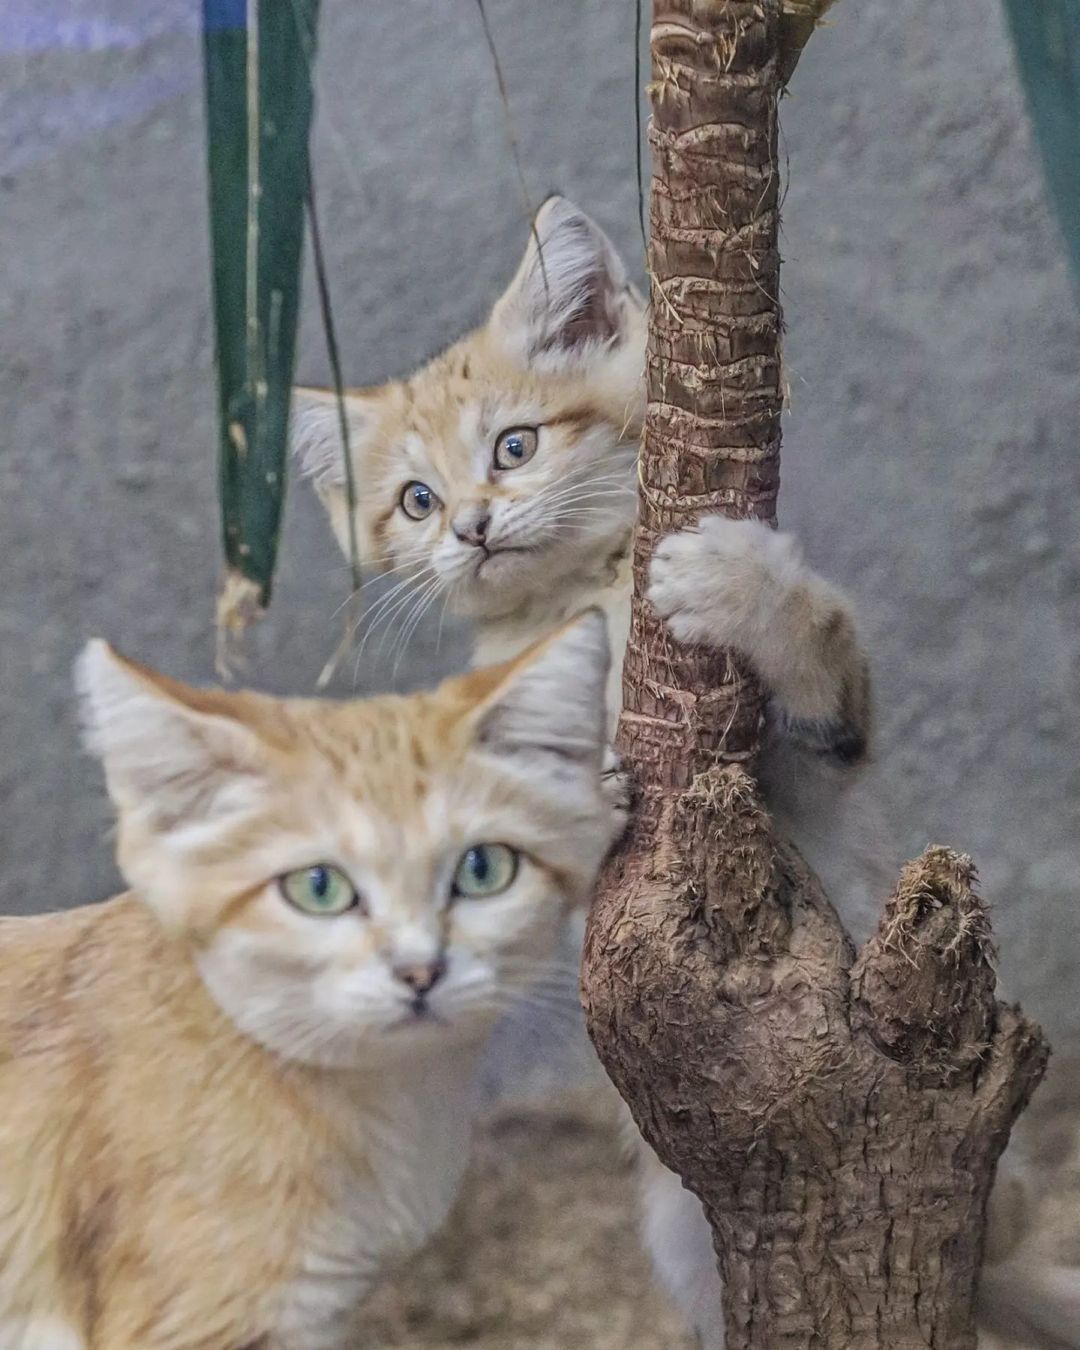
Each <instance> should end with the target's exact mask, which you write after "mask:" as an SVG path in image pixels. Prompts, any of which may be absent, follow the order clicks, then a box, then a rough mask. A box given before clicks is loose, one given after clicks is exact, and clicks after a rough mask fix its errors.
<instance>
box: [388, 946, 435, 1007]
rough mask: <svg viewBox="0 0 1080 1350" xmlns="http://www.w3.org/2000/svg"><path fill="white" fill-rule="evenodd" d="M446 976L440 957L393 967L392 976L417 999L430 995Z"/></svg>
mask: <svg viewBox="0 0 1080 1350" xmlns="http://www.w3.org/2000/svg"><path fill="white" fill-rule="evenodd" d="M445 974H446V962H445V961H444V960H443V958H442V957H441V956H438V957H436V958H435V959H434V960H433V961H421V962H413V963H411V964H409V965H400V966H395V967H394V975H395V976H396V977H397V978H398V979H399V980H400V981H401V982H402V984H407V985H408V986H409V988H410V989H411V990H412V991H413V993H414V994H416V995H417V996H419V997H423V995H424V994H427V993H430V992H431V990H432V989H433V988H434V987H435V985H436V984H438V982H439V981H440V980H441V979H442V977H443V976H444V975H445Z"/></svg>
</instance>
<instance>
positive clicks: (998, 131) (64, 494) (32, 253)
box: [0, 0, 1080, 1034]
mask: <svg viewBox="0 0 1080 1350" xmlns="http://www.w3.org/2000/svg"><path fill="white" fill-rule="evenodd" d="M197 11H198V5H197V3H196V0H5V4H4V6H3V11H2V13H0V231H2V243H3V246H2V248H0V277H2V280H0V388H2V399H0V407H2V409H3V420H2V424H0V540H2V544H3V548H2V552H0V568H2V573H0V577H2V582H0V661H2V676H0V822H2V823H0V857H2V868H0V910H2V911H8V912H11V911H16V912H17V911H24V910H37V909H43V908H47V907H51V906H56V905H66V904H70V903H74V902H76V901H81V900H84V899H90V898H93V897H96V896H99V895H101V894H103V893H105V892H106V891H107V889H108V888H109V887H110V886H111V885H113V882H114V878H113V872H112V867H111V862H110V857H109V843H108V838H107V814H106V812H105V810H104V807H103V803H102V799H101V793H100V790H99V782H98V775H97V772H96V770H95V768H94V766H93V765H92V764H90V763H89V762H88V761H87V760H86V759H85V758H83V757H82V756H81V755H80V752H79V750H78V747H77V738H76V732H75V727H74V721H73V716H72V706H71V698H70V669H71V663H72V659H73V656H74V654H75V652H76V650H77V649H78V647H79V645H80V644H81V642H82V641H83V640H84V639H85V638H86V637H87V636H89V635H91V634H96V633H100V634H104V635H107V636H108V637H110V638H111V639H113V640H114V641H115V642H116V643H118V644H119V645H120V646H121V647H122V648H123V649H124V650H126V651H128V652H130V653H132V654H133V655H137V656H140V657H143V658H145V659H147V660H149V661H151V662H153V663H155V664H159V665H161V666H162V667H164V668H165V669H168V670H170V671H173V672H174V673H176V674H179V675H182V676H187V677H191V678H198V679H206V678H209V677H210V676H211V667H212V635H211V619H212V605H213V595H214V587H215V582H216V577H217V572H218V566H219V564H218V551H217V535H216V531H217V525H216V519H215V514H214V502H213V427H212V422H211V391H212V384H211V367H210V358H209V352H210V322H209V311H208V294H207V257H206V237H205V235H206V231H205V221H204V215H205V204H204V183H203V160H202V156H203V147H202V139H201V137H202V130H201V88H200V84H199V64H198V62H199V48H198V35H197V28H196V18H197ZM489 12H490V15H491V20H492V25H493V28H494V31H495V35H496V39H497V41H498V43H499V46H500V48H501V52H502V56H503V61H504V65H505V68H506V75H507V79H508V83H509V89H510V96H511V99H512V103H513V108H514V117H515V122H516V128H517V134H518V138H519V141H520V144H521V147H522V153H523V158H524V162H525V165H526V170H527V173H528V177H529V180H530V183H531V185H532V189H533V193H534V196H535V197H536V198H537V199H539V198H540V197H541V196H542V195H543V194H544V192H545V191H547V190H549V189H552V188H559V189H561V190H562V191H564V192H566V193H567V194H569V195H571V196H573V197H574V198H576V199H577V200H579V201H580V202H581V203H582V204H583V205H585V206H586V207H587V208H588V209H590V210H591V211H593V212H594V213H595V214H596V215H597V216H598V217H599V218H600V219H601V220H602V221H603V222H604V224H605V225H607V226H608V227H609V228H610V230H611V232H612V234H613V235H614V237H615V238H616V240H617V241H618V242H619V244H620V245H621V246H622V247H623V248H624V249H625V250H626V252H627V254H628V255H629V256H630V257H632V258H634V259H638V258H639V255H640V245H639V241H638V236H637V233H636V224H635V217H634V212H635V189H634V181H633V178H634V175H633V150H634V146H633V123H632V102H631V99H632V66H633V62H632V56H633V34H632V25H633V7H632V6H631V5H630V4H629V3H628V0H602V2H601V0H547V2H546V3H544V4H535V3H526V0H489ZM834 13H835V23H834V25H833V26H832V27H831V28H830V29H828V30H827V31H825V32H823V33H821V34H820V35H819V36H818V37H816V38H815V40H814V43H813V44H812V47H811V48H810V50H809V52H808V54H807V56H806V57H805V59H804V62H803V64H802V67H801V68H800V71H799V74H798V77H797V80H796V84H795V88H794V91H793V97H792V98H791V99H790V100H789V101H788V102H787V103H786V105H785V109H784V130H785V138H786V145H787V150H788V152H789V154H790V164H791V184H790V190H789V192H788V195H787V199H786V204H785V211H784V246H785V254H786V257H787V266H786V270H785V289H786V298H787V317H788V324H789V336H788V341H787V357H788V361H789V370H790V379H791V394H792V415H791V417H790V419H789V421H788V424H787V439H786V445H785V491H784V496H783V514H784V517H785V519H786V520H787V522H789V523H790V524H793V525H795V526H796V527H797V528H798V529H799V530H800V531H801V533H802V534H803V535H804V537H805V539H806V544H807V550H808V553H809V555H810V557H811V559H812V560H813V561H814V562H815V563H816V564H817V565H818V566H819V567H820V568H821V569H822V570H824V571H826V572H827V573H828V574H830V575H832V576H834V577H836V578H837V579H839V580H840V581H841V582H843V583H844V584H845V585H847V586H848V587H849V588H850V589H851V590H852V592H853V593H854V594H855V595H856V597H857V598H858V601H859V602H860V606H861V609H862V612H863V614H864V617H865V620H866V623H867V626H868V628H869V629H870V630H871V631H872V632H873V633H874V635H875V639H876V640H875V651H876V664H877V672H878V676H879V680H880V687H881V712H882V721H883V727H884V749H885V752H886V765H887V768H888V771H889V772H888V792H889V795H890V800H891V803H892V809H893V819H894V823H895V825H896V828H897V830H898V832H899V834H900V835H901V837H902V839H903V842H904V845H905V847H906V848H907V849H908V850H917V849H919V848H920V847H921V846H922V845H923V844H925V843H926V842H927V841H928V840H931V839H940V840H943V841H948V842H951V843H953V844H955V845H958V846H960V847H963V848H966V849H969V850H971V851H972V852H974V853H975V854H976V856H977V857H978V859H979V861H980V863H981V866H982V871H983V875H984V878H985V882H986V888H987V890H988V892H989V894H990V895H991V896H992V898H993V900H994V902H995V905H996V909H997V925H998V933H999V937H1000V940H1001V947H1002V967H1003V970H1004V973H1005V976H1006V978H1007V982H1008V984H1009V986H1010V988H1011V990H1012V991H1013V992H1014V993H1016V994H1019V995H1022V996H1023V998H1024V999H1025V1001H1026V1003H1027V1004H1028V1006H1029V1008H1030V1009H1031V1010H1032V1011H1033V1012H1036V1013H1038V1014H1040V1015H1042V1016H1043V1017H1044V1018H1045V1019H1046V1020H1047V1022H1048V1023H1049V1024H1050V1025H1051V1027H1052V1028H1053V1029H1054V1030H1055V1031H1056V1032H1058V1033H1059V1034H1061V1033H1067V1032H1071V1031H1074V1030H1075V1029H1076V1026H1077V1023H1078V1021H1080V1016H1078V1014H1077V1012H1076V1011H1075V1008H1074V1004H1075V1002H1076V1000H1075V999H1074V998H1073V996H1072V993H1071V990H1072V989H1074V988H1075V985H1076V970H1077V965H1078V956H1080V917H1078V916H1080V906H1078V904H1077V902H1076V900H1077V894H1076V893H1077V891H1078V889H1080V886H1078V877H1080V839H1078V831H1077V823H1078V822H1077V802H1078V797H1080V768H1078V765H1080V756H1078V751H1080V721H1078V717H1077V713H1078V710H1080V687H1078V676H1080V660H1078V658H1080V622H1078V621H1080V601H1078V594H1080V588H1078V581H1080V561H1078V556H1077V540H1076V535H1077V530H1076V518H1077V516H1076V502H1077V500H1078V498H1080V456H1078V455H1077V453H1076V431H1075V428H1076V427H1077V425H1078V424H1080V388H1078V382H1077V371H1078V369H1080V319H1078V312H1077V308H1076V305H1075V303H1074V298H1073V295H1072V293H1071V292H1070V284H1069V278H1068V275H1067V272H1066V268H1065V263H1064V259H1063V254H1062V250H1061V247H1060V244H1059V241H1058V238H1057V235H1056V233H1055V229H1054V226H1053V224H1052V221H1051V220H1050V218H1049V216H1048V212H1047V207H1046V204H1045V199H1044V195H1043V191H1042V185H1041V181H1040V175H1039V168H1038V163H1037V160H1036V157H1035V154H1034V151H1033V147H1032V143H1031V138H1030V134H1029V130H1028V126H1027V123H1026V120H1025V116H1024V111H1023V107H1022V104H1021V99H1020V93H1019V89H1018V86H1017V82H1016V77H1015V73H1014V70H1013V67H1012V64H1011V60H1010V54H1009V50H1008V47H1007V44H1006V40H1005V36H1004V31H1003V25H1002V20H1001V16H1000V13H999V10H998V5H997V3H996V0H970V3H968V4H966V5H963V6H959V7H958V6H947V5H940V4H935V3H933V0H858V3H850V4H843V5H840V6H838V7H837V9H836V10H835V11H834ZM319 79H320V86H321V112H322V121H321V124H320V129H319V136H318V155H317V158H318V178H319V182H320V186H321V196H322V213H323V217H324V222H325V228H326V231H327V233H328V234H329V235H330V239H329V253H330V264H331V269H332V281H333V286H334V292H335V295H336V300H337V308H338V321H339V325H340V328H341V331H342V334H343V348H344V359H345V363H346V366H347V374H348V376H349V378H350V379H351V380H353V381H356V382H368V381H374V380H377V379H379V378H381V377H383V376H386V375H389V374H392V373H395V372H399V371H402V370H404V369H406V368H408V367H409V366H410V365H412V364H413V363H415V362H416V361H417V359H418V358H420V357H421V356H423V355H425V354H426V353H428V352H430V351H432V350H433V349H435V348H436V347H438V346H439V345H440V344H441V343H444V342H446V341H447V340H449V339H451V338H452V337H454V336H455V335H456V334H457V333H458V332H459V331H460V330H461V329H462V328H464V327H465V326H466V325H467V324H468V323H470V322H471V321H473V320H475V319H476V318H477V317H478V316H479V315H480V314H481V313H482V312H483V310H484V308H485V306H486V304H487V303H489V301H490V299H491V298H492V297H493V295H494V294H495V293H496V292H497V289H498V288H499V287H500V285H501V284H502V283H503V281H504V280H505V279H506V277H507V276H508V274H509V273H510V271H511V270H512V269H513V266H514V264H515V262H516V260H517V256H518V253H519V251H520V249H521V247H522V246H523V241H524V226H523V220H522V209H521V203H520V198H519V194H518V189H517V186H516V182H515V178H514V175H513V172H512V167H511V160H510V155H509V150H508V146H507V139H506V129H505V124H504V119H503V113H502V109H501V105H500V103H499V101H498V98H497V96H496V93H495V85H494V79H493V74H492V70H491V66H490V62H489V58H488V55H487V52H486V49H485V46H484V41H483V35H482V33H481V30H480V28H479V23H478V17H477V13H476V9H475V6H473V5H472V4H470V3H467V2H466V0H461V3H455V4H451V3H448V0H394V2H393V3H391V0H383V3H375V2H374V0H367V3H363V4H360V3H347V2H346V0H325V18H324V54H323V57H322V61H321V66H320V72H319ZM311 300H312V291H311V289H310V287H309V291H308V311H309V313H308V317H307V319H306V321H305V327H304V332H303V341H302V355H301V362H300V369H301V373H302V375H304V376H305V377H307V378H310V379H320V378H323V377H325V374H326V365H325V359H324V355H323V349H322V343H321V339H320V336H319V332H318V328H317V325H316V323H315V321H314V306H313V305H312V303H311ZM344 593H345V573H344V570H343V569H342V567H341V565H340V561H339V559H338V557H337V556H336V554H335V552H334V550H333V548H332V547H331V545H330V543H329V540H328V538H327V533H326V531H325V529H324V528H323V524H322V521H321V519H320V517H319V515H318V514H317V512H316V510H315V509H314V506H313V504H312V502H311V501H310V500H309V498H308V496H307V494H306V493H305V492H304V491H302V490H301V491H298V492H296V493H295V494H294V497H293V499H292V501H291V503H290V508H289V515H288V522H287V528H286V532H285V546H284V558H283V564H282V575H281V582H280V586H279V592H278V596H277V600H276V602H275V606H274V611H273V614H272V616H271V618H270V620H269V621H268V622H267V624H266V625H265V626H264V628H263V629H262V631H261V632H260V633H259V634H258V635H257V638H256V640H255V641H254V643H253V649H252V655H253V659H252V667H251V672H250V675H251V678H252V680H253V681H256V682H258V683H260V684H264V685H266V686H269V687H271V688H274V689H279V690H292V691H307V690H308V689H310V687H311V684H312V681H313V680H314V677H315V675H316V673H317V671H318V670H319V668H320V666H321V664H322V662H323V660H324V658H325V657H326V655H327V654H328V652H329V650H330V649H331V647H332V646H333V645H334V642H335V641H336V637H337V627H336V623H334V622H332V621H331V615H332V613H333V611H334V609H335V607H336V606H337V605H338V604H339V603H340V601H341V600H342V598H343V596H344ZM434 642H435V634H434V625H432V631H431V632H425V633H423V634H421V635H419V636H418V639H417V641H416V642H415V643H414V644H413V646H412V648H411V650H410V652H409V653H408V656H407V659H406V660H405V661H404V662H403V663H402V665H401V667H400V668H399V670H398V671H397V673H396V675H395V673H394V672H393V670H392V668H391V665H392V663H391V662H390V661H389V660H388V659H387V656H386V653H382V654H380V653H378V652H374V653H365V657H364V662H363V664H362V666H361V668H360V670H359V672H358V681H357V683H358V686H359V687H360V688H364V689H366V688H374V687H383V686H385V685H387V684H388V683H390V682H391V681H392V680H394V679H395V678H396V679H397V681H398V682H399V683H414V682H416V681H419V680H421V679H428V678H430V677H431V676H432V675H433V674H434V673H435V672H436V671H437V670H441V669H444V668H446V667H449V666H450V665H453V664H455V663H456V662H459V661H460V660H461V659H462V657H463V651H464V647H463V642H462V637H461V635H460V634H456V633H452V634H450V635H449V639H447V638H446V636H445V635H444V641H443V644H442V648H441V650H439V651H438V652H436V650H435V646H434ZM351 685H352V672H348V673H347V675H346V677H345V678H344V679H343V680H342V682H341V687H343V688H345V687H351Z"/></svg>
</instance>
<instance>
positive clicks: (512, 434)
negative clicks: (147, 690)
mask: <svg viewBox="0 0 1080 1350" xmlns="http://www.w3.org/2000/svg"><path fill="white" fill-rule="evenodd" d="M539 443H540V435H539V433H538V432H537V430H536V428H535V427H510V428H509V429H508V430H507V431H503V432H500V434H499V436H498V438H497V439H496V441H495V467H496V468H497V469H519V468H520V467H521V466H522V464H528V462H529V460H530V459H532V457H533V455H535V454H536V447H537V445H538V444H539Z"/></svg>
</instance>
